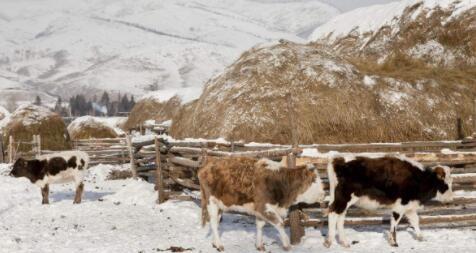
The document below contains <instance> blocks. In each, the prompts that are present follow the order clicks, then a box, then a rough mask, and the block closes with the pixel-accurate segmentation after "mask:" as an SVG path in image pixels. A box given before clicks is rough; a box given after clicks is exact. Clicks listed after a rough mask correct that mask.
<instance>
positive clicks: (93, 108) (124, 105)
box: [57, 91, 136, 116]
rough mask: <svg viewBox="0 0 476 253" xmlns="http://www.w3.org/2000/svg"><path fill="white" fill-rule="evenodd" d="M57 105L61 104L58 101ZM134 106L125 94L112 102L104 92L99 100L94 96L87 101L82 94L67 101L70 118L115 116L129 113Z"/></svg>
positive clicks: (131, 99)
mask: <svg viewBox="0 0 476 253" xmlns="http://www.w3.org/2000/svg"><path fill="white" fill-rule="evenodd" d="M57 104H59V105H61V104H62V102H61V101H60V100H58V102H57ZM135 104H136V102H135V100H134V96H131V97H130V98H129V97H128V96H127V94H124V95H122V96H121V95H120V94H119V95H118V97H117V99H116V100H112V99H111V98H110V97H109V93H107V92H106V91H105V92H104V93H103V94H102V96H101V98H100V99H99V100H98V99H97V97H96V95H94V96H93V98H92V99H89V100H88V99H86V97H85V96H84V95H83V94H78V95H76V96H73V97H71V98H70V99H69V107H70V110H71V115H72V116H84V115H94V116H117V115H119V114H120V113H124V112H130V111H131V110H132V107H134V105H135Z"/></svg>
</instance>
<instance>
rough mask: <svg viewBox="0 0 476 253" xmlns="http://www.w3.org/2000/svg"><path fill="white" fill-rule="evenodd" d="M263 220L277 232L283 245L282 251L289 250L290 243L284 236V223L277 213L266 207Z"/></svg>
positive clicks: (286, 236)
mask: <svg viewBox="0 0 476 253" xmlns="http://www.w3.org/2000/svg"><path fill="white" fill-rule="evenodd" d="M264 218H265V220H266V221H267V222H269V223H270V224H271V225H273V227H274V228H275V229H276V230H278V233H279V237H280V239H281V243H282V244H283V249H284V250H286V251H287V250H290V249H291V243H290V241H289V237H288V235H287V234H286V230H284V221H283V219H282V218H281V216H280V215H279V212H278V211H276V210H275V209H274V208H272V207H270V206H268V207H267V208H266V211H265V213H264Z"/></svg>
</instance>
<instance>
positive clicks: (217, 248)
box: [213, 244, 225, 252]
mask: <svg viewBox="0 0 476 253" xmlns="http://www.w3.org/2000/svg"><path fill="white" fill-rule="evenodd" d="M213 248H215V249H216V250H217V251H219V252H222V251H225V247H223V245H220V246H217V245H215V244H213Z"/></svg>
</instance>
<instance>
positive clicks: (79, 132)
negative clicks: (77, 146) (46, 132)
mask: <svg viewBox="0 0 476 253" xmlns="http://www.w3.org/2000/svg"><path fill="white" fill-rule="evenodd" d="M125 120H126V118H124V117H110V118H101V117H93V116H83V117H79V118H77V119H75V120H73V122H71V123H70V124H69V126H68V132H69V135H70V136H71V139H73V140H78V139H89V138H116V137H119V136H124V135H125V132H124V131H123V130H122V129H121V126H122V124H123V123H124V121H125Z"/></svg>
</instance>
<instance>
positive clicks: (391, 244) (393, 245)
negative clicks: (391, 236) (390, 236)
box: [390, 242, 398, 247]
mask: <svg viewBox="0 0 476 253" xmlns="http://www.w3.org/2000/svg"><path fill="white" fill-rule="evenodd" d="M390 246H392V247H398V243H396V242H394V243H390Z"/></svg>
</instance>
